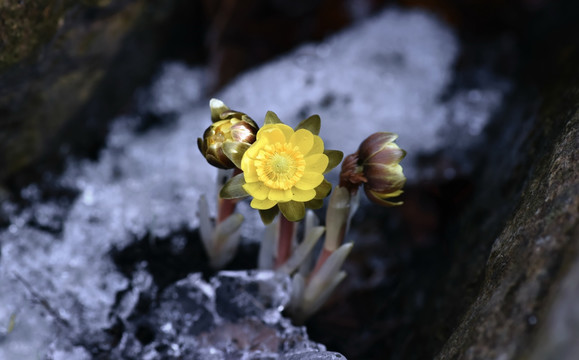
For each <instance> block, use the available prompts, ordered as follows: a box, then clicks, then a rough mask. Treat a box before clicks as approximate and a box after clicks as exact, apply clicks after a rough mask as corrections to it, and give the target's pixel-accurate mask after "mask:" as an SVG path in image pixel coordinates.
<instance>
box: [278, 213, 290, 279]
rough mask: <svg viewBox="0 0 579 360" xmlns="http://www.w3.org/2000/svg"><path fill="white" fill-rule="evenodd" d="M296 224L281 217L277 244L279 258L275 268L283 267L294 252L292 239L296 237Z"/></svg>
mask: <svg viewBox="0 0 579 360" xmlns="http://www.w3.org/2000/svg"><path fill="white" fill-rule="evenodd" d="M294 229H295V223H293V222H291V221H289V220H288V219H286V218H285V216H283V215H282V214H280V217H279V238H278V244H277V257H276V259H275V268H276V269H277V268H278V267H280V266H281V265H283V264H284V263H285V262H286V261H287V260H288V259H289V257H290V255H291V251H292V239H293V235H294Z"/></svg>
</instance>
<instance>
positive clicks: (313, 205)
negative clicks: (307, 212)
mask: <svg viewBox="0 0 579 360" xmlns="http://www.w3.org/2000/svg"><path fill="white" fill-rule="evenodd" d="M305 206H306V208H308V209H313V210H317V209H321V208H322V206H324V199H312V200H310V201H307V202H306V203H305Z"/></svg>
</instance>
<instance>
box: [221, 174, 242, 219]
mask: <svg viewBox="0 0 579 360" xmlns="http://www.w3.org/2000/svg"><path fill="white" fill-rule="evenodd" d="M238 174H241V170H240V169H235V170H233V175H231V177H233V176H235V175H238ZM228 179H229V176H228V177H227V178H225V179H224V181H223V183H220V185H219V186H220V187H221V186H222V185H223V184H224V183H225V182H226V180H228ZM236 204H237V199H221V198H219V199H218V200H217V224H220V223H222V222H223V221H225V219H227V218H228V217H230V216H231V214H233V212H234V211H235V205H236Z"/></svg>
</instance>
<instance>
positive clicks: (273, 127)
mask: <svg viewBox="0 0 579 360" xmlns="http://www.w3.org/2000/svg"><path fill="white" fill-rule="evenodd" d="M272 131H281V133H282V134H283V136H284V138H283V141H281V142H282V143H286V142H288V141H289V139H290V138H291V136H292V135H293V133H294V129H292V128H291V127H289V126H287V125H286V124H269V125H264V126H263V127H262V128H261V129H259V131H258V132H257V138H256V139H257V140H259V139H263V138H264V137H266V138H270V134H271V132H272Z"/></svg>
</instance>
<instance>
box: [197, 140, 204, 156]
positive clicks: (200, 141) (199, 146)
mask: <svg viewBox="0 0 579 360" xmlns="http://www.w3.org/2000/svg"><path fill="white" fill-rule="evenodd" d="M197 147H198V148H199V151H201V154H203V156H205V154H204V153H203V139H201V138H197Z"/></svg>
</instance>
